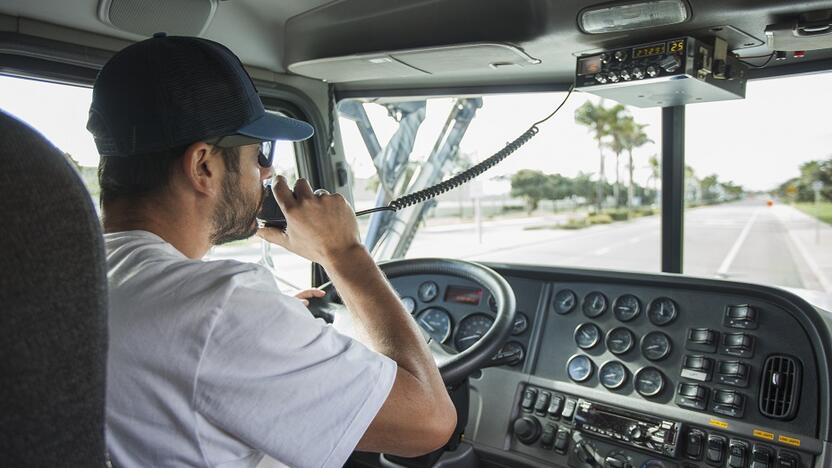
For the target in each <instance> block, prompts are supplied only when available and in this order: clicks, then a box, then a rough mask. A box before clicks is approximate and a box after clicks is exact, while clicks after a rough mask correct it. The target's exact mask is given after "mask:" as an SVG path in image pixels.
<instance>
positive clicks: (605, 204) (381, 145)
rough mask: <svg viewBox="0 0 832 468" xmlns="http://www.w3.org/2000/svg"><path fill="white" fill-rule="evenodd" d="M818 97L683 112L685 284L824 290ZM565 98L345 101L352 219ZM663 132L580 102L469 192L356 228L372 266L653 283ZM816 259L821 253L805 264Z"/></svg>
mask: <svg viewBox="0 0 832 468" xmlns="http://www.w3.org/2000/svg"><path fill="white" fill-rule="evenodd" d="M829 84H830V75H829V74H819V75H810V76H800V77H790V78H782V79H776V80H764V81H756V82H751V83H749V85H748V93H747V98H746V99H744V100H738V101H727V102H717V103H703V104H697V105H691V106H687V109H686V110H687V119H686V134H687V137H686V166H687V167H686V178H685V182H684V183H685V200H686V211H685V245H684V267H685V273H691V274H694V275H699V276H706V277H720V278H729V279H734V280H741V281H751V282H759V283H765V284H774V285H780V286H789V287H796V288H806V289H813V290H817V291H823V292H832V287H830V284H829V280H828V278H829V277H830V276H832V247H829V246H832V234H830V231H832V228H830V226H829V224H828V223H829V222H830V221H832V219H830V214H831V213H832V180H830V177H832V159H831V158H832V156H830V153H832V151H830V149H829V148H830V144H829V143H830V141H832V133H830V130H829V126H828V124H827V123H826V122H825V120H822V119H818V115H817V114H815V113H812V112H806V111H805V109H804V106H805V103H807V102H813V101H817V100H818V99H820V100H824V99H825V100H829V99H830V98H829V97H828V95H827V91H826V89H827V88H828V86H829ZM564 97H565V93H536V94H510V95H487V96H473V97H471V96H460V97H442V98H425V99H386V100H376V101H372V102H369V101H362V100H348V101H342V102H341V103H340V104H339V111H340V117H341V121H340V124H341V129H342V130H341V131H342V137H343V142H344V146H345V152H346V155H347V159H348V161H349V162H350V164H351V167H352V172H353V177H354V179H353V189H354V198H355V203H356V209H359V210H360V209H366V208H370V207H373V206H379V205H385V204H387V203H389V202H390V200H392V199H394V198H396V197H398V196H401V195H404V194H407V193H411V192H413V191H416V190H420V189H423V188H425V187H427V186H430V185H432V184H434V183H437V182H439V181H442V180H443V179H447V178H448V177H450V176H452V175H454V174H456V173H458V172H460V171H462V170H464V169H467V168H469V167H471V166H472V165H473V164H476V163H478V162H480V161H482V160H483V159H485V158H487V157H489V156H491V155H492V154H493V153H495V152H497V151H499V150H500V149H502V148H503V146H504V145H505V144H506V143H507V142H509V141H511V140H513V139H515V138H516V137H517V136H519V135H520V134H522V133H523V132H524V131H525V130H527V129H528V127H529V126H530V125H531V123H532V122H535V121H537V120H539V119H541V118H543V117H544V116H546V115H548V114H549V113H550V112H551V111H552V110H553V109H554V108H555V107H556V106H557V105H558V104H559V103H560V101H561V100H562V99H563V98H564ZM828 104H829V103H828V102H827V105H828ZM660 120H661V112H660V110H659V109H639V108H635V107H628V106H622V105H619V104H617V103H615V102H613V101H610V100H602V99H598V98H596V97H593V96H589V95H586V94H579V93H575V94H573V95H572V97H571V98H570V99H569V101H568V102H567V103H566V105H565V106H564V107H563V108H562V109H561V110H560V112H559V113H558V114H557V115H555V117H554V118H552V119H551V120H549V121H547V122H546V123H544V124H542V125H541V126H540V133H539V134H538V135H537V136H536V137H535V138H533V139H532V140H531V141H530V142H529V143H527V144H526V145H524V146H523V147H522V148H520V149H519V150H518V151H517V152H516V153H515V154H512V155H511V156H509V157H508V159H506V160H505V161H504V162H502V163H501V164H499V165H498V166H496V167H494V168H492V169H490V170H489V171H487V172H486V173H484V174H483V175H481V176H480V177H478V178H477V179H475V180H474V181H472V182H470V183H468V184H465V185H464V186H462V187H460V188H457V189H455V190H453V191H450V192H448V193H445V194H443V195H441V196H439V197H438V198H436V199H434V200H431V201H428V202H425V203H423V204H420V205H416V206H414V207H412V208H408V209H404V210H401V211H399V212H397V213H395V214H392V213H389V212H387V213H385V212H382V213H377V214H374V215H372V216H371V217H367V218H365V219H362V220H361V221H362V222H361V226H362V234H363V239H364V242H365V244H366V245H367V246H368V247H369V248H371V249H372V251H373V253H374V256H375V257H376V258H377V259H379V260H382V259H388V258H401V257H408V258H410V257H423V256H440V257H442V256H448V257H454V258H462V259H468V260H480V261H492V262H507V263H520V264H536V265H554V266H579V267H587V268H609V269H620V270H635V271H647V272H657V271H660V269H661V261H660V246H661V241H660V235H661V229H660V222H661V221H660V217H661V213H660V210H659V208H660V200H661V189H662V187H661V167H660V162H661V156H660V149H661V121H660ZM812 187H817V188H819V190H818V191H817V199H816V197H815V194H816V192H815V191H814V190H813V189H812ZM823 245H826V249H825V251H826V252H829V255H827V254H825V253H824V254H817V253H816V252H817V251H818V250H824V249H823V247H822V246H823ZM825 256H826V257H827V258H822V257H825Z"/></svg>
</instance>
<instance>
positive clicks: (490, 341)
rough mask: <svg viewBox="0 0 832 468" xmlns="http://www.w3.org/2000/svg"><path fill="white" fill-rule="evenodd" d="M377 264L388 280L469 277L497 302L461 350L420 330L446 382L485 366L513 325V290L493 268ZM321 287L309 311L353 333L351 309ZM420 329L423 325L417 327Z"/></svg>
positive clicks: (425, 261) (431, 262)
mask: <svg viewBox="0 0 832 468" xmlns="http://www.w3.org/2000/svg"><path fill="white" fill-rule="evenodd" d="M378 266H379V268H380V269H381V271H382V272H383V273H384V274H385V275H386V276H387V278H388V279H391V280H392V279H393V278H399V277H402V276H411V275H445V276H454V277H457V278H461V279H465V280H470V281H473V282H475V283H477V284H479V285H480V286H482V287H483V288H484V289H486V290H487V291H488V292H489V293H490V294H491V295H492V296H493V297H494V301H495V302H496V304H497V316H496V317H495V318H494V324H493V325H492V326H491V328H490V329H489V330H488V331H487V332H486V333H485V334H484V335H483V336H482V337H481V338H480V339H479V340H478V341H477V342H476V343H475V344H474V345H472V346H471V347H470V348H468V349H466V350H465V351H462V352H461V353H456V352H455V351H454V350H452V349H451V348H449V347H446V346H444V345H442V344H441V343H438V342H436V340H434V339H432V338H431V336H430V335H428V334H427V333H426V332H424V330H423V331H422V335H423V336H424V337H425V340H426V342H427V344H428V347H429V348H430V350H431V353H433V357H434V360H435V361H436V365H437V367H438V368H439V372H440V373H441V374H442V379H443V380H444V381H445V384H446V385H449V386H452V385H455V384H457V383H460V382H462V381H463V380H465V378H466V377H468V375H470V374H471V373H472V372H474V371H476V370H478V369H481V368H483V367H486V364H487V363H488V361H489V360H490V359H491V358H492V356H494V354H496V353H497V351H498V350H499V349H500V347H501V346H502V345H503V344H505V342H506V340H507V339H508V336H509V333H511V330H512V328H513V326H514V316H515V304H516V301H515V298H514V291H513V290H512V289H511V286H510V285H509V284H508V281H506V280H505V279H504V278H503V277H502V276H500V275H498V274H497V273H496V272H495V271H494V270H492V269H490V268H488V267H485V266H483V265H480V264H478V263H473V262H466V261H462V260H451V259H445V258H417V259H406V260H393V261H389V262H384V263H380V264H379V265H378ZM321 289H323V290H324V291H326V295H325V296H324V297H323V298H320V299H311V300H310V301H309V310H310V311H311V312H312V315H314V316H315V317H320V318H323V319H324V320H326V321H328V322H331V323H333V326H335V327H336V328H337V329H338V330H339V331H342V332H344V333H346V334H349V335H353V334H354V329H353V328H352V326H351V324H352V321H351V319H350V313H349V312H348V311H347V310H346V307H345V306H344V305H343V304H341V303H340V299H339V298H338V295H337V293H336V291H335V289H334V287H333V285H332V283H331V282H330V283H326V284H324V285H322V286H321ZM419 330H422V328H421V327H419Z"/></svg>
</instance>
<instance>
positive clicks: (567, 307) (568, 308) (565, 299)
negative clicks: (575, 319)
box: [552, 289, 578, 315]
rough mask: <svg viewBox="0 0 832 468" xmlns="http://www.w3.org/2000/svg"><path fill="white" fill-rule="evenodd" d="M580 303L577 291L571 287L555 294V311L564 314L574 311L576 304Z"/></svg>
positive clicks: (553, 302)
mask: <svg viewBox="0 0 832 468" xmlns="http://www.w3.org/2000/svg"><path fill="white" fill-rule="evenodd" d="M577 303H578V296H577V295H575V292H574V291H572V290H570V289H562V290H560V291H558V293H557V294H555V300H554V301H552V306H554V308H555V312H557V313H559V314H561V315H564V314H568V313H569V312H572V310H573V309H574V308H575V304H577Z"/></svg>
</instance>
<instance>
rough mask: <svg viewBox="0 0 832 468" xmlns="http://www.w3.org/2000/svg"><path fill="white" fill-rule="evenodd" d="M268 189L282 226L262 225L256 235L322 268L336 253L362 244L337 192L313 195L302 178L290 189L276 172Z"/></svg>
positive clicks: (355, 226)
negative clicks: (279, 215) (280, 215)
mask: <svg viewBox="0 0 832 468" xmlns="http://www.w3.org/2000/svg"><path fill="white" fill-rule="evenodd" d="M272 190H273V191H274V196H275V199H276V200H277V204H278V205H279V206H280V209H281V210H282V211H283V215H284V216H285V217H286V223H287V226H286V230H285V231H281V230H280V229H277V228H262V229H259V230H258V231H257V235H258V236H260V237H262V238H263V239H265V240H267V241H269V242H271V243H273V244H277V245H279V246H281V247H283V248H285V249H286V250H289V251H290V252H294V253H296V254H298V255H300V256H301V257H304V258H306V259H308V260H311V261H313V262H315V263H320V264H321V265H323V266H324V267H325V268H326V267H327V266H329V265H331V263H332V262H333V260H334V259H336V258H337V257H338V256H340V255H342V254H344V253H347V252H349V251H351V250H354V249H356V248H359V249H363V248H364V247H363V246H362V245H361V240H360V239H359V237H358V222H357V221H356V219H355V213H353V210H352V207H350V205H349V204H348V203H347V201H346V200H344V197H342V196H341V195H340V194H337V193H336V194H334V195H330V194H329V193H324V194H319V195H316V194H314V193H313V192H312V188H311V187H310V186H309V183H307V182H306V180H304V179H298V181H297V182H296V183H295V190H294V192H292V190H290V189H289V186H288V185H287V184H286V179H285V178H284V177H283V176H277V180H276V182H275V184H274V185H273V186H272Z"/></svg>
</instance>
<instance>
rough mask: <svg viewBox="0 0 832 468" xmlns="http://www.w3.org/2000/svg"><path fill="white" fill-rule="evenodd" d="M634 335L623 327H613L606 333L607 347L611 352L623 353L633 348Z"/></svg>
mask: <svg viewBox="0 0 832 468" xmlns="http://www.w3.org/2000/svg"><path fill="white" fill-rule="evenodd" d="M635 341H636V337H635V336H633V332H631V331H630V330H627V329H626V328H624V327H618V328H613V329H612V330H610V331H609V333H607V349H609V350H610V352H611V353H613V354H624V353H626V352H627V351H629V350H631V349H632V348H633V344H634V343H635Z"/></svg>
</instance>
